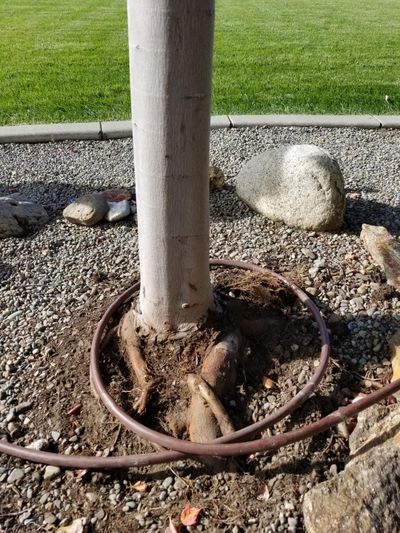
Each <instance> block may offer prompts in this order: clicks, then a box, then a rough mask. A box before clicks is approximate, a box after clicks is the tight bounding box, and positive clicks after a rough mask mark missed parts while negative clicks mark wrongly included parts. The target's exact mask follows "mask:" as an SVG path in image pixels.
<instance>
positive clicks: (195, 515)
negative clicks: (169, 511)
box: [181, 503, 202, 526]
mask: <svg viewBox="0 0 400 533" xmlns="http://www.w3.org/2000/svg"><path fill="white" fill-rule="evenodd" d="M201 511H202V509H199V508H198V507H192V506H191V505H190V503H187V504H186V505H185V508H184V509H183V511H182V512H181V522H182V524H183V525H184V526H195V525H196V524H197V522H198V521H199V516H200V513H201Z"/></svg>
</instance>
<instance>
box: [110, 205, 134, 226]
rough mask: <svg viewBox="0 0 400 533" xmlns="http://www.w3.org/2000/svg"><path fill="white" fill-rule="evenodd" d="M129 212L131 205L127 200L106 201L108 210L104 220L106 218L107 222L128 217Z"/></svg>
mask: <svg viewBox="0 0 400 533" xmlns="http://www.w3.org/2000/svg"><path fill="white" fill-rule="evenodd" d="M130 214H131V205H130V203H129V202H128V200H122V201H121V202H108V212H107V214H106V220H108V222H117V221H118V220H122V219H123V218H126V217H129V215H130Z"/></svg>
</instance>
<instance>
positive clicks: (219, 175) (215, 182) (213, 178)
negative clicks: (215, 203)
mask: <svg viewBox="0 0 400 533" xmlns="http://www.w3.org/2000/svg"><path fill="white" fill-rule="evenodd" d="M208 178H209V180H210V189H211V190H212V191H214V190H217V189H222V187H223V186H224V184H225V176H224V173H223V172H222V170H221V169H220V168H219V167H215V166H211V167H209V168H208Z"/></svg>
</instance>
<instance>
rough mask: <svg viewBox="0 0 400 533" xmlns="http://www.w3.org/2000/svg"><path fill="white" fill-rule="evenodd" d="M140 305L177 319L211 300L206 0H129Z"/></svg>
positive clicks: (210, 16)
mask: <svg viewBox="0 0 400 533" xmlns="http://www.w3.org/2000/svg"><path fill="white" fill-rule="evenodd" d="M128 20H129V52H130V74H131V101H132V129H133V140H134V154H135V180H136V196H137V209H138V232H139V260H140V278H141V293H140V312H141V314H142V319H143V320H144V322H145V323H146V324H148V325H150V326H152V327H154V328H155V329H156V330H158V331H160V330H163V329H169V328H172V329H185V328H186V327H188V326H190V325H191V324H193V323H196V322H198V321H199V319H200V318H201V317H202V316H204V315H206V314H207V310H208V309H209V308H210V307H212V291H211V285H210V278H209V266H208V252H209V182H208V164H209V130H210V127H209V126H210V101H211V66H212V46H213V20H214V0H128Z"/></svg>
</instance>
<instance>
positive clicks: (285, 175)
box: [236, 144, 345, 231]
mask: <svg viewBox="0 0 400 533" xmlns="http://www.w3.org/2000/svg"><path fill="white" fill-rule="evenodd" d="M236 191H237V194H238V196H239V197H240V198H241V199H242V200H243V201H244V202H246V203H247V204H248V205H249V206H250V207H252V208H253V209H255V210H256V211H258V212H259V213H260V214H262V215H264V216H265V217H267V218H270V219H271V220H275V221H280V222H284V223H285V224H287V225H288V226H291V227H294V228H300V229H306V230H313V231H334V230H338V229H340V227H341V226H342V224H343V216H344V210H345V194H344V182H343V176H342V173H341V170H340V168H339V165H338V163H337V161H336V160H335V159H333V158H332V157H331V156H330V155H329V154H328V153H327V152H326V151H325V150H322V149H321V148H318V147H317V146H313V145H309V144H302V145H294V146H284V147H282V148H276V149H271V150H268V151H266V152H264V153H262V154H260V155H258V156H256V157H253V158H252V159H251V160H250V161H249V162H248V163H246V164H245V166H244V167H243V168H242V170H241V171H240V172H239V174H238V175H237V177H236Z"/></svg>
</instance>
